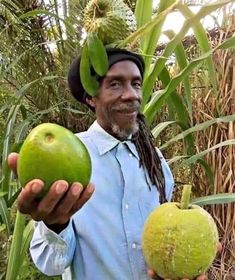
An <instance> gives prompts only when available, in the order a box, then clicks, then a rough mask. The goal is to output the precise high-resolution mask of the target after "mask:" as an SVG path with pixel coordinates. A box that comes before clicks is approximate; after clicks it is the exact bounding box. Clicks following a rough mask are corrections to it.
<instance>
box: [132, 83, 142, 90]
mask: <svg viewBox="0 0 235 280" xmlns="http://www.w3.org/2000/svg"><path fill="white" fill-rule="evenodd" d="M133 86H134V87H135V88H137V89H141V87H142V82H141V81H134V82H133Z"/></svg>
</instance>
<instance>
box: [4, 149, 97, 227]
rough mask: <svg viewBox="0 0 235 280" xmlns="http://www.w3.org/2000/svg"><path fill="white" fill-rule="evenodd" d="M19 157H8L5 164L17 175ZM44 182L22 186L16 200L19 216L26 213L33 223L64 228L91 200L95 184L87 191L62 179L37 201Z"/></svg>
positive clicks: (79, 185)
mask: <svg viewBox="0 0 235 280" xmlns="http://www.w3.org/2000/svg"><path fill="white" fill-rule="evenodd" d="M17 159H18V154H16V153H11V154H10V155H9V156H8V165H9V167H10V168H11V169H12V170H13V171H14V172H15V173H16V170H17V168H16V167H17ZM43 187H44V183H43V182H42V181H41V180H39V179H34V180H32V181H30V182H28V183H27V184H26V185H25V186H23V188H22V191H21V192H20V194H19V196H18V198H17V206H18V209H19V211H20V212H21V213H23V214H29V215H30V216H31V217H32V219H33V220H35V221H43V222H44V223H45V224H47V225H49V227H50V225H51V226H52V227H53V225H55V224H56V225H58V224H59V225H61V226H63V225H65V224H67V223H68V222H69V219H70V217H71V216H72V215H73V214H74V213H75V212H77V211H78V210H79V209H81V207H82V206H83V205H84V204H85V203H86V202H87V201H88V200H89V199H90V197H91V196H92V194H93V192H94V185H93V184H92V183H89V184H88V185H87V186H86V188H83V186H82V185H81V184H80V183H79V182H75V183H73V184H72V185H71V186H69V185H68V183H67V182H66V181H64V180H59V181H56V182H54V183H53V184H52V186H51V188H50V190H49V191H48V193H47V194H46V196H45V197H44V198H43V199H41V200H40V201H39V200H38V199H37V195H38V194H39V193H40V192H41V191H42V189H43Z"/></svg>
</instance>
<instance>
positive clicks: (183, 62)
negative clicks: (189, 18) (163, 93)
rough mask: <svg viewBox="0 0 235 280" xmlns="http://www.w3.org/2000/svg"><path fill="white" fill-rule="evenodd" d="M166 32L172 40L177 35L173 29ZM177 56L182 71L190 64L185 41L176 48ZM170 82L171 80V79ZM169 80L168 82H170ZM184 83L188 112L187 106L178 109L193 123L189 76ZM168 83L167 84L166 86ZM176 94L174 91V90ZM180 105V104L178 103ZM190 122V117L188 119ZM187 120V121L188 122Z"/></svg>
mask: <svg viewBox="0 0 235 280" xmlns="http://www.w3.org/2000/svg"><path fill="white" fill-rule="evenodd" d="M164 34H166V36H167V37H168V38H169V39H170V40H172V39H173V38H174V37H175V35H176V34H175V32H173V31H172V30H168V31H166V32H164ZM175 57H176V61H177V63H178V65H179V69H180V71H182V70H183V69H184V68H185V67H187V65H188V60H187V55H186V51H185V49H184V46H183V43H181V42H180V43H179V44H178V45H177V46H176V48H175ZM161 73H162V72H161ZM161 73H160V75H159V77H160V76H161ZM169 82H170V80H169ZM169 82H168V83H167V84H169ZM183 85H184V99H185V101H186V102H185V103H186V104H185V105H186V107H187V112H188V113H187V114H185V108H182V106H181V107H180V108H179V109H178V110H179V115H181V114H183V113H184V116H183V118H185V117H186V115H187V117H188V116H189V119H190V121H191V125H192V118H193V117H192V115H193V113H192V97H191V86H190V81H189V77H188V76H186V77H185V79H184V80H183ZM166 86H167V85H165V87H166ZM173 94H174V92H173ZM175 95H176V94H174V96H172V99H173V98H174V97H175ZM178 103H179V102H178ZM177 106H178V104H177ZM180 121H182V119H180ZM187 122H188V119H187ZM187 122H186V123H187Z"/></svg>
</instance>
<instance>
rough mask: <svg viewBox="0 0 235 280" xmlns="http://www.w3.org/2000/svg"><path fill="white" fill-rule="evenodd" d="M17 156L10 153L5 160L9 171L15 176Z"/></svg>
mask: <svg viewBox="0 0 235 280" xmlns="http://www.w3.org/2000/svg"><path fill="white" fill-rule="evenodd" d="M18 156H19V154H17V153H10V154H9V156H8V158H7V163H8V166H9V167H10V168H11V170H12V171H13V172H14V173H15V174H16V175H17V160H18Z"/></svg>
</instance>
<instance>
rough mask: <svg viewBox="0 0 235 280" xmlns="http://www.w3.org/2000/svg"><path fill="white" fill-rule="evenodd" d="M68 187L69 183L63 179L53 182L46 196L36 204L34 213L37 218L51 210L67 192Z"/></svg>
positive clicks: (44, 215) (42, 216)
mask: <svg viewBox="0 0 235 280" xmlns="http://www.w3.org/2000/svg"><path fill="white" fill-rule="evenodd" d="M68 188H69V184H68V182H66V181H64V180H58V181H56V182H54V183H53V184H52V186H51V187H50V190H49V191H48V193H47V194H46V196H45V197H44V198H43V199H42V200H41V201H40V203H39V204H38V208H37V211H36V213H34V214H35V216H38V217H37V218H39V217H40V218H41V219H43V218H44V217H46V216H47V215H49V214H50V213H51V212H53V211H54V210H55V207H56V205H57V203H58V202H59V201H60V199H61V198H62V197H63V196H64V194H65V193H66V192H67V190H68ZM53 214H54V213H53Z"/></svg>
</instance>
